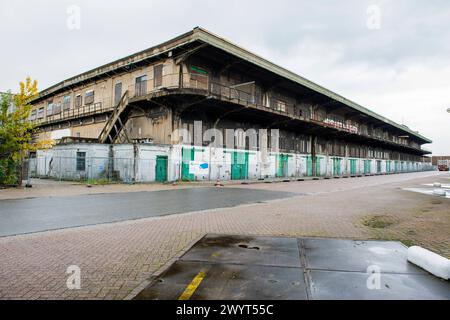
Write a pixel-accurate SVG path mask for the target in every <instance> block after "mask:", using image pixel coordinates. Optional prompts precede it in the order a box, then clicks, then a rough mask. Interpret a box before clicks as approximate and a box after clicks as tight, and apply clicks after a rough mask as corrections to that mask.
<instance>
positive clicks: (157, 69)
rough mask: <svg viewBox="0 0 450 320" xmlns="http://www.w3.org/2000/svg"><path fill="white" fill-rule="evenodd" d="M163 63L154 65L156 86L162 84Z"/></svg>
mask: <svg viewBox="0 0 450 320" xmlns="http://www.w3.org/2000/svg"><path fill="white" fill-rule="evenodd" d="M162 76H163V65H162V64H159V65H157V66H154V67H153V79H154V87H155V88H157V87H160V86H162Z"/></svg>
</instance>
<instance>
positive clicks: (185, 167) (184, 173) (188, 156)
mask: <svg viewBox="0 0 450 320" xmlns="http://www.w3.org/2000/svg"><path fill="white" fill-rule="evenodd" d="M194 153H195V150H194V148H189V149H187V148H182V149H181V159H182V161H183V163H182V164H181V179H182V180H183V181H193V180H195V176H194V175H193V174H189V162H190V161H194Z"/></svg>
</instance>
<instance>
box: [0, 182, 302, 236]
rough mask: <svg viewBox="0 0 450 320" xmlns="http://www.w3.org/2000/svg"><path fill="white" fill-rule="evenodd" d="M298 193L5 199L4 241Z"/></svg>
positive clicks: (217, 191)
mask: <svg viewBox="0 0 450 320" xmlns="http://www.w3.org/2000/svg"><path fill="white" fill-rule="evenodd" d="M294 195H298V194H293V193H289V192H278V191H266V190H252V189H239V188H193V189H183V190H164V191H154V192H131V193H113V194H111V193H109V194H92V195H79V196H72V197H55V198H51V197H48V198H35V199H21V200H2V201H0V237H2V236H11V235H17V234H25V233H33V232H40V231H46V230H55V229H62V228H71V227H78V226H86V225H94V224H100V223H109V222H117V221H125V220H133V219H140V218H147V217H155V216H164V215H170V214H177V213H187V212H193V211H200V210H208V209H214V208H226V207H235V206H238V205H242V204H249V203H255V202H261V201H266V200H274V199H281V198H286V197H291V196H294Z"/></svg>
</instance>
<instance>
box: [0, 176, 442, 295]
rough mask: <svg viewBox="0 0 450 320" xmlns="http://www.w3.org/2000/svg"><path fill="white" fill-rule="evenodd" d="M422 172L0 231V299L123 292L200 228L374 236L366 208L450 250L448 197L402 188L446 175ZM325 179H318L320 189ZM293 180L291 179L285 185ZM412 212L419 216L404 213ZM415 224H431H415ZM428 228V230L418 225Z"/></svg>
mask: <svg viewBox="0 0 450 320" xmlns="http://www.w3.org/2000/svg"><path fill="white" fill-rule="evenodd" d="M425 176H426V175H416V176H414V175H411V176H410V179H413V178H420V179H416V180H408V181H405V179H403V178H402V179H399V180H400V181H398V180H397V181H395V179H393V180H390V182H391V183H390V184H387V185H385V184H381V183H382V182H383V181H382V180H381V179H380V184H379V185H373V186H365V187H361V188H353V189H351V190H347V191H344V190H341V191H338V190H334V191H329V192H326V193H316V194H313V195H308V196H302V195H299V196H298V197H294V198H290V199H285V200H276V201H272V202H269V203H259V204H252V205H245V206H240V207H235V208H227V209H215V210H209V211H204V212H196V213H188V214H181V215H173V216H165V217H157V218H149V219H142V220H137V221H129V222H120V223H114V224H107V225H97V226H90V227H82V228H74V229H67V230H59V231H51V232H45V233H39V234H31V235H23V236H15V237H6V238H0V256H1V257H2V259H1V260H0V298H2V299H8V298H13V299H74V298H76V299H105V298H106V299H124V298H126V297H127V296H129V294H130V293H131V292H132V291H133V290H134V289H135V288H136V287H138V286H140V285H142V283H144V282H145V281H146V279H148V278H149V277H150V276H152V275H153V274H154V273H155V272H157V271H158V270H161V268H162V267H163V266H164V265H166V264H167V263H170V261H171V260H173V259H174V258H176V257H177V256H179V255H181V254H182V253H183V252H184V251H185V250H186V249H187V248H188V247H189V246H190V245H191V244H193V243H195V242H196V240H197V239H199V238H200V237H201V236H203V235H204V234H206V233H224V234H242V235H274V236H294V237H300V236H319V237H337V238H357V239H368V238H377V237H379V236H380V235H379V234H377V233H375V232H374V231H373V230H371V229H370V228H368V227H365V226H363V225H362V224H361V223H360V221H361V219H362V218H363V217H366V216H368V215H373V214H381V215H390V216H391V217H393V218H394V219H397V220H398V221H403V222H404V221H406V222H407V223H406V224H407V226H406V227H405V226H404V225H401V224H397V226H398V225H400V227H399V228H398V229H392V230H393V231H395V232H394V236H396V237H403V236H408V237H409V236H410V235H409V234H408V231H411V229H414V230H415V232H417V233H418V234H417V235H416V238H418V239H419V241H420V244H422V245H424V246H428V247H430V248H433V249H435V250H436V251H438V252H440V253H441V254H446V255H450V252H449V248H450V239H449V237H450V235H448V230H449V229H448V228H449V226H450V217H449V213H450V201H441V203H439V204H433V203H436V200H435V198H433V197H429V196H426V195H421V194H416V193H412V192H407V191H403V190H401V187H402V186H410V185H411V184H417V183H422V182H433V181H435V180H438V179H446V180H447V181H448V175H447V176H432V177H428V178H427V177H425ZM374 178H377V177H374ZM367 179H370V178H367ZM355 181H357V180H355ZM329 182H331V181H320V182H318V183H321V184H323V186H324V188H325V189H327V187H326V184H327V183H329ZM336 183H337V184H338V185H339V183H341V182H336ZM342 183H343V182H342ZM345 183H346V182H345ZM355 183H357V182H355ZM300 184H301V183H299V184H298V185H297V184H295V183H290V184H289V185H290V186H289V188H296V186H299V188H300ZM277 185H279V186H282V184H277ZM270 186H271V185H267V186H265V188H270ZM279 188H281V187H279ZM286 188H288V187H286ZM318 189H319V188H317V191H318ZM430 206H431V207H430ZM425 208H434V209H433V210H431V211H432V212H434V211H436V212H440V213H442V217H441V216H440V218H439V219H440V220H439V219H438V221H434V220H433V219H434V218H433V219H431V221H427V219H426V218H427V213H426V212H422V211H421V210H423V209H425ZM419 212H420V213H421V214H420V215H419V217H420V219H419V220H417V219H416V220H414V219H412V220H411V219H408V217H413V216H414V215H417V214H418V213H419ZM408 223H409V225H408ZM411 224H412V225H411ZM420 224H425V225H427V226H430V225H431V226H432V228H431V229H427V228H428V227H427V228H425V229H422V227H421V226H420ZM429 230H433V233H431V234H426V232H423V231H429ZM389 236H392V237H394V236H393V235H391V234H389ZM70 265H78V266H79V267H80V268H81V276H82V283H81V287H82V289H81V290H68V289H67V287H66V280H67V277H68V274H66V269H67V267H68V266H70Z"/></svg>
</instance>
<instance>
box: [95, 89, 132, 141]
mask: <svg viewBox="0 0 450 320" xmlns="http://www.w3.org/2000/svg"><path fill="white" fill-rule="evenodd" d="M129 112H130V110H129V108H128V91H126V92H125V93H124V94H123V96H122V98H121V99H120V102H119V103H118V104H117V105H116V107H115V108H114V111H113V113H112V114H111V116H110V117H109V119H108V121H107V122H106V124H105V126H104V127H103V130H102V132H100V135H99V137H98V140H99V142H100V143H114V142H116V141H119V142H120V143H126V142H129V141H130V139H129V138H128V134H127V131H126V129H125V124H126V122H127V119H128V114H129Z"/></svg>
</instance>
